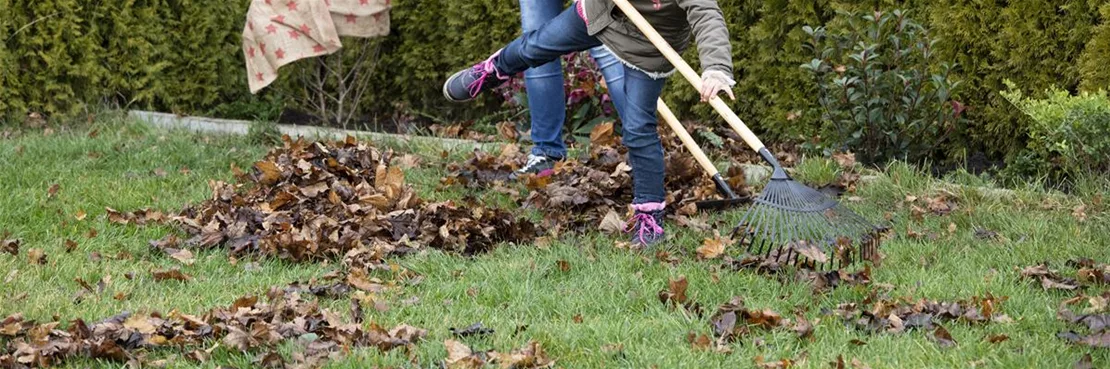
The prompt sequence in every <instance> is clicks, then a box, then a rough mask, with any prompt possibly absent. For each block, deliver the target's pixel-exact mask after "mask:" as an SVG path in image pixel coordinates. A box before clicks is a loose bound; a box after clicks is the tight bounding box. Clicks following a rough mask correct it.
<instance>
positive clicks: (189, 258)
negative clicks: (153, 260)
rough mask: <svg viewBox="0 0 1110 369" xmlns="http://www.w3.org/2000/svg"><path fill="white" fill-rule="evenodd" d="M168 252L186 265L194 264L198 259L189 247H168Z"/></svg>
mask: <svg viewBox="0 0 1110 369" xmlns="http://www.w3.org/2000/svg"><path fill="white" fill-rule="evenodd" d="M166 253H167V254H169V256H170V258H172V259H174V260H177V261H179V262H181V263H182V264H185V265H193V263H195V262H196V261H197V260H196V258H194V257H193V252H192V251H189V250H187V249H166Z"/></svg>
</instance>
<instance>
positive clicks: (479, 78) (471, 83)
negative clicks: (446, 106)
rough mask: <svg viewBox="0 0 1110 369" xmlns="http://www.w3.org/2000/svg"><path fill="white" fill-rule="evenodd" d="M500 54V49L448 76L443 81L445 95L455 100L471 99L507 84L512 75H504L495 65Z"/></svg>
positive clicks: (448, 98)
mask: <svg viewBox="0 0 1110 369" xmlns="http://www.w3.org/2000/svg"><path fill="white" fill-rule="evenodd" d="M499 54H501V51H500V50H499V51H497V52H496V53H494V54H493V55H491V56H490V57H489V59H486V60H485V61H483V62H481V63H478V64H474V66H472V67H470V68H467V69H463V70H460V71H458V72H455V74H453V75H451V77H450V78H447V82H444V83H443V96H444V97H446V98H447V100H450V101H453V102H464V101H470V100H474V98H476V97H478V94H481V93H482V92H483V91H489V90H492V89H494V88H496V87H497V86H501V85H502V84H505V82H507V81H509V78H510V76H506V75H503V74H502V73H501V72H500V71H498V70H497V67H496V66H494V65H493V62H494V60H497V55H499Z"/></svg>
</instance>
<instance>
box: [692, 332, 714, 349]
mask: <svg viewBox="0 0 1110 369" xmlns="http://www.w3.org/2000/svg"><path fill="white" fill-rule="evenodd" d="M686 342H689V343H690V348H692V349H694V350H708V349H709V346H710V345H712V344H713V341H712V340H710V339H709V336H707V335H704V334H701V335H699V334H697V333H695V332H689V333H686Z"/></svg>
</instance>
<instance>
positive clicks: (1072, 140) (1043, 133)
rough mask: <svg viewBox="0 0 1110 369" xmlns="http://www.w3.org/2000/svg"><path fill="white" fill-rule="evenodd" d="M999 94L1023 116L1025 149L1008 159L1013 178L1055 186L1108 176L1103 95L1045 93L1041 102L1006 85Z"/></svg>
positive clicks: (1109, 145) (1107, 107) (1109, 100)
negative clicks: (1038, 178) (1041, 178)
mask: <svg viewBox="0 0 1110 369" xmlns="http://www.w3.org/2000/svg"><path fill="white" fill-rule="evenodd" d="M1006 84H1007V86H1008V87H1009V89H1008V90H1007V91H1004V92H1002V93H1001V95H1002V96H1003V97H1004V98H1005V99H1006V100H1007V101H1009V102H1010V103H1012V104H1013V105H1014V106H1016V107H1017V108H1018V109H1019V110H1020V111H1021V112H1023V113H1024V114H1025V115H1026V116H1028V119H1027V122H1029V124H1028V126H1027V127H1026V129H1027V131H1028V133H1029V137H1028V141H1027V143H1026V145H1025V149H1024V150H1023V151H1022V152H1021V153H1019V154H1018V155H1016V156H1015V157H1014V158H1012V159H1011V160H1010V163H1008V164H1009V168H1008V170H1009V171H1010V172H1011V173H1014V174H1025V175H1029V174H1047V175H1048V176H1049V179H1051V180H1054V181H1058V180H1062V179H1068V178H1075V177H1077V176H1082V175H1084V174H1089V173H1110V97H1108V96H1107V94H1106V92H1105V91H1097V92H1081V93H1079V94H1077V95H1072V94H1070V93H1068V92H1067V91H1064V90H1061V89H1059V88H1055V87H1053V88H1050V89H1049V90H1048V91H1046V92H1045V94H1046V95H1047V97H1046V98H1043V99H1036V98H1030V97H1028V96H1025V94H1024V93H1022V91H1021V90H1019V89H1018V88H1017V86H1016V85H1015V84H1014V83H1013V82H1010V81H1006Z"/></svg>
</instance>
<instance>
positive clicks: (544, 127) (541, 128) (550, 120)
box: [520, 0, 567, 158]
mask: <svg viewBox="0 0 1110 369" xmlns="http://www.w3.org/2000/svg"><path fill="white" fill-rule="evenodd" d="M562 11H563V2H562V1H560V0H520V24H521V28H523V29H524V32H529V31H535V30H537V29H539V28H540V27H542V26H543V25H544V24H546V23H547V22H548V21H550V20H551V19H553V18H555V17H556V16H558V15H559V13H561V12H562ZM524 88H525V90H526V91H527V92H528V110H529V111H530V113H531V114H530V115H531V120H532V142H534V143H535V147H533V148H532V154H536V155H544V156H549V157H559V158H561V157H565V156H566V155H567V148H566V145H565V144H563V135H562V133H563V121H564V120H565V119H566V92H565V91H563V64H562V62H561V60H559V59H555V60H554V61H552V62H549V63H547V64H544V65H541V66H537V67H533V68H528V70H525V71H524Z"/></svg>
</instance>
